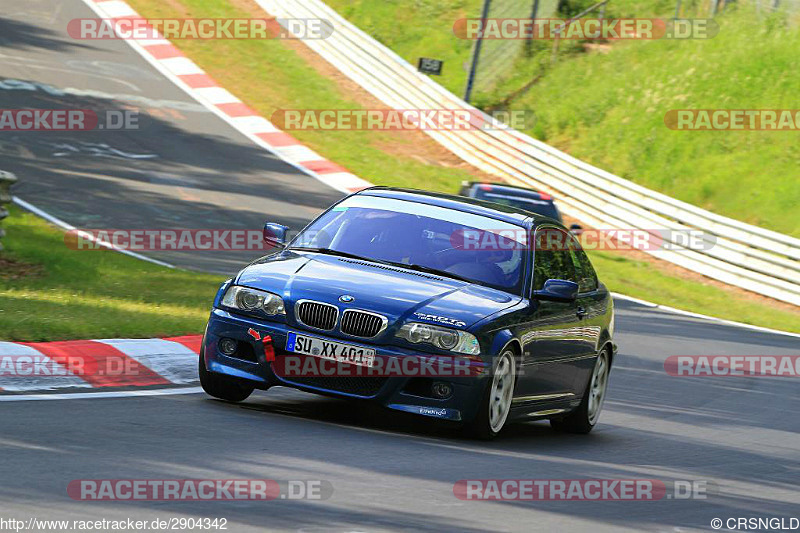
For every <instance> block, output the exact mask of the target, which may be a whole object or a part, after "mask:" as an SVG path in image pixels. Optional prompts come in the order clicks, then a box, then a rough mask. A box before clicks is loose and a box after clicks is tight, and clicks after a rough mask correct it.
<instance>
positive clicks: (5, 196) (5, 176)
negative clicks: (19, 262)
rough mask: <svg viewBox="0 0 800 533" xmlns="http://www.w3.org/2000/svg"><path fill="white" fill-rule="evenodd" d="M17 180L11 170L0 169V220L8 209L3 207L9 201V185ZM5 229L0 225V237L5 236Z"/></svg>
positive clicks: (6, 213)
mask: <svg viewBox="0 0 800 533" xmlns="http://www.w3.org/2000/svg"><path fill="white" fill-rule="evenodd" d="M16 182H17V177H16V176H15V175H14V174H12V173H11V172H6V171H4V170H0V222H2V220H3V219H4V218H6V217H7V216H8V210H6V208H5V207H3V206H4V205H5V204H10V203H11V186H12V185H13V184H14V183H16ZM5 234H6V232H5V230H4V229H3V228H2V227H0V239H1V238H3V237H4V236H5ZM2 249H3V244H2V243H0V250H2Z"/></svg>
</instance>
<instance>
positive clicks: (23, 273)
mask: <svg viewBox="0 0 800 533" xmlns="http://www.w3.org/2000/svg"><path fill="white" fill-rule="evenodd" d="M3 227H4V228H5V229H6V230H7V232H8V235H7V236H6V237H4V238H3V246H4V247H5V250H3V251H2V252H0V339H2V340H10V341H50V340H66V339H92V338H95V339H97V338H115V337H162V336H168V335H183V334H202V332H203V328H204V327H205V323H206V320H207V319H208V313H209V311H210V309H211V301H212V299H213V297H214V294H215V293H216V290H217V288H218V287H219V284H220V283H221V282H222V281H223V279H224V278H221V277H219V276H214V275H207V274H197V273H194V272H188V271H183V270H172V269H169V268H165V267H160V266H158V265H154V264H151V263H147V262H145V261H140V260H138V259H134V258H132V257H128V256H125V255H122V254H120V253H117V252H112V251H106V250H98V251H78V250H70V249H69V248H67V246H66V245H65V244H64V233H63V232H62V231H60V230H58V229H56V228H54V227H52V226H50V225H49V224H47V223H46V222H44V221H43V220H41V219H39V218H38V217H36V216H34V215H31V214H29V213H25V212H22V211H21V210H20V209H18V208H12V209H11V216H10V217H9V218H7V219H6V220H4V221H3Z"/></svg>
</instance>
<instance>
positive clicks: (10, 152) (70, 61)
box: [0, 0, 342, 273]
mask: <svg viewBox="0 0 800 533" xmlns="http://www.w3.org/2000/svg"><path fill="white" fill-rule="evenodd" d="M0 6H1V8H2V9H1V10H0V69H2V72H0V109H20V108H26V107H34V108H42V109H59V108H69V109H87V108H88V109H93V110H105V109H113V110H126V109H131V108H135V109H137V110H140V112H141V115H140V120H139V129H137V130H119V131H107V130H106V131H99V130H93V131H80V132H56V131H45V132H19V133H14V132H3V133H2V134H0V158H2V165H3V169H4V170H7V171H11V172H14V173H15V174H16V175H17V176H18V177H19V179H20V184H19V186H18V187H16V188H15V191H14V192H15V194H16V195H17V196H19V197H21V198H22V199H23V200H25V201H27V202H30V203H31V204H33V205H34V206H36V207H38V208H40V209H44V210H45V211H47V212H48V213H50V214H52V215H54V216H56V217H58V218H60V219H62V220H64V221H66V222H68V223H70V224H72V225H73V226H75V227H78V228H111V229H133V228H135V229H175V228H192V229H193V228H198V229H200V228H203V229H256V230H258V229H260V228H262V227H263V225H264V222H265V220H266V219H267V218H269V219H270V220H271V221H276V222H280V223H282V224H285V225H287V226H289V227H291V228H294V229H300V228H302V227H303V226H304V225H305V223H306V222H307V221H308V220H310V219H311V218H313V217H314V216H315V215H316V214H317V213H318V212H319V210H320V209H321V208H323V207H327V206H328V205H330V204H331V203H332V202H334V201H335V200H336V199H338V198H341V196H342V195H341V194H340V193H338V192H336V191H334V190H333V189H330V188H328V187H325V186H322V185H321V184H320V183H319V182H318V181H317V180H315V179H314V178H312V177H309V176H306V175H304V174H302V173H300V172H299V171H298V170H296V169H295V168H293V167H292V166H290V165H288V164H287V163H285V162H283V161H281V160H280V159H278V158H277V157H276V156H273V155H271V154H270V153H269V152H267V151H265V150H263V149H261V148H260V147H258V146H256V145H255V144H253V143H252V142H250V141H249V140H248V139H247V138H245V137H244V136H243V135H242V134H240V133H239V132H237V131H236V130H234V129H233V128H231V127H230V126H229V125H228V124H226V123H225V122H224V121H223V120H222V119H220V118H219V117H217V116H215V115H214V114H213V113H211V112H210V111H208V110H207V109H206V108H204V107H203V106H202V105H200V104H199V103H198V102H197V101H195V100H194V99H192V98H191V97H190V96H189V95H187V94H186V93H185V92H183V91H182V90H181V89H180V88H178V87H177V86H175V85H174V84H173V83H172V82H170V81H169V80H167V79H166V78H164V77H163V76H162V75H161V74H160V73H159V72H158V71H156V70H155V69H154V68H153V67H152V66H151V65H150V64H149V63H147V61H145V60H144V59H143V58H142V57H141V56H139V55H138V54H137V53H136V52H134V51H133V50H132V49H131V48H130V46H129V45H128V44H127V43H126V42H124V41H122V40H95V41H78V40H74V39H72V38H71V37H70V36H69V35H68V34H67V32H66V28H67V23H68V21H70V20H72V19H76V18H96V16H97V15H96V14H95V13H94V12H93V11H92V10H91V9H89V8H88V7H87V6H86V5H85V4H84V3H83V2H81V1H80V0H64V1H61V0H25V1H24V2H21V1H19V0H3V1H2V2H0ZM88 91H92V94H91V95H87V94H82V93H86V92H88ZM143 97H144V98H146V99H147V100H142V98H143ZM148 255H151V256H153V257H154V258H156V259H160V260H163V261H167V262H169V263H172V264H176V265H180V266H184V267H188V268H194V269H200V270H213V271H218V272H222V273H231V272H235V271H236V270H238V268H239V266H240V265H241V264H242V263H243V262H245V261H247V260H252V259H253V258H255V257H258V255H259V254H258V253H256V254H253V253H252V252H249V253H246V252H239V253H228V252H215V253H213V254H207V255H205V256H200V255H198V254H197V253H194V252H186V251H178V252H170V251H159V252H152V253H148Z"/></svg>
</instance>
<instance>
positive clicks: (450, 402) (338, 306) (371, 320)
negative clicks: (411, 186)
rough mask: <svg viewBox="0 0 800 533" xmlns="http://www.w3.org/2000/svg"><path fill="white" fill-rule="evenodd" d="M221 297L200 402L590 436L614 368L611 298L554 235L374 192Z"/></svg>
mask: <svg viewBox="0 0 800 533" xmlns="http://www.w3.org/2000/svg"><path fill="white" fill-rule="evenodd" d="M287 233H288V228H286V227H285V226H281V225H278V224H272V223H269V224H267V225H266V226H265V228H264V238H265V240H267V241H268V242H269V243H271V244H273V245H274V246H275V247H276V251H275V252H274V253H272V254H270V255H267V256H266V257H263V258H261V259H259V260H257V261H255V262H253V263H252V264H250V265H248V266H247V267H246V268H244V269H243V270H242V271H241V272H239V273H238V275H237V276H236V277H235V278H233V279H231V280H228V281H227V282H225V283H224V284H223V285H222V287H220V290H219V292H218V293H217V296H216V298H215V300H214V305H213V309H212V311H211V317H210V319H209V322H208V326H207V327H206V332H205V336H204V339H203V344H202V350H201V353H200V362H199V372H200V382H201V384H202V387H203V389H204V390H205V391H206V392H207V393H208V394H210V395H211V396H214V397H217V398H221V399H224V400H227V401H232V402H237V401H242V400H244V399H246V398H247V397H248V396H249V395H250V394H251V393H252V392H253V390H254V389H268V388H270V387H271V386H274V385H281V386H285V387H293V388H296V389H300V390H304V391H310V392H315V393H319V394H327V395H332V396H337V397H345V398H354V399H366V400H369V401H372V402H377V403H379V404H380V405H383V406H384V407H386V408H388V409H395V410H400V411H406V412H410V413H414V414H417V415H421V416H427V417H434V418H439V419H442V420H446V421H451V422H452V423H458V424H460V425H462V426H463V427H464V428H465V429H466V430H467V431H468V432H469V433H470V434H472V435H474V436H477V437H480V438H491V437H494V436H495V435H497V434H498V433H499V432H500V431H501V430H502V428H503V427H504V426H505V425H506V424H507V423H509V422H510V421H514V420H538V419H549V420H550V423H551V425H552V426H553V428H555V429H557V430H563V431H569V432H575V433H588V432H589V431H591V430H592V428H593V427H594V426H595V424H596V423H597V420H598V417H599V415H600V411H601V409H602V407H603V400H604V398H605V394H606V388H607V385H608V377H609V373H610V370H611V365H612V362H613V360H614V355H615V353H616V346H615V344H614V342H613V334H614V310H613V304H612V300H611V296H610V294H609V292H608V290H607V289H606V287H605V286H604V285H603V284H602V283H600V282H599V281H598V279H597V275H596V274H595V271H594V268H593V267H592V265H591V263H590V262H589V259H588V258H587V256H586V254H585V253H584V251H583V250H582V249H581V247H580V244H579V243H578V242H577V241H576V239H575V237H574V236H573V235H571V234H570V233H569V231H568V230H566V229H565V228H564V226H563V225H561V224H560V223H558V222H557V221H555V220H553V219H550V218H547V217H544V216H541V215H537V214H534V213H531V212H527V211H524V210H521V209H517V208H514V207H510V206H505V205H500V204H495V203H491V202H484V201H480V200H474V199H470V198H464V197H459V196H450V195H444V194H435V193H429V192H423V191H415V190H405V189H393V188H384V187H374V188H370V189H365V190H363V191H360V192H358V193H356V194H353V195H350V196H348V197H346V198H344V199H343V200H341V201H340V202H338V203H337V204H335V205H333V206H331V207H330V208H329V209H328V210H327V211H325V212H324V213H322V214H321V215H320V216H319V217H318V218H317V219H316V220H314V221H313V222H311V223H310V224H309V225H308V226H307V227H306V228H305V229H304V230H303V231H301V232H300V233H299V234H298V235H296V236H295V237H294V238H292V239H288V238H287Z"/></svg>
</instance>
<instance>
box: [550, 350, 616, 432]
mask: <svg viewBox="0 0 800 533" xmlns="http://www.w3.org/2000/svg"><path fill="white" fill-rule="evenodd" d="M601 360H602V361H604V364H605V378H604V379H605V382H604V389H603V396H602V397H601V399H600V405H599V407H598V408H597V409H596V411H595V412H594V414H591V413H590V408H589V403H590V394H591V390H592V387H593V385H594V383H595V379H596V377H597V375H596V374H597V372H598V368H599V365H600V364H601ZM610 371H611V358H610V357H609V356H608V351H606V350H603V351H602V352H600V354H599V355H598V356H597V361H596V362H595V366H594V368H593V369H592V375H591V376H590V377H589V382H588V383H587V384H586V390H585V391H583V400H581V404H580V405H579V406H578V408H577V409H575V410H574V411H572V412H571V413H570V414H568V415H567V416H565V417H562V418H551V419H550V426H551V427H552V428H553V429H554V430H556V431H560V432H563V433H577V434H581V435H586V434H587V433H589V432H590V431H592V429H594V426H595V425H597V421H598V419H599V418H600V412H601V411H602V408H603V400H605V387H607V386H608V374H609V372H610Z"/></svg>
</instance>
